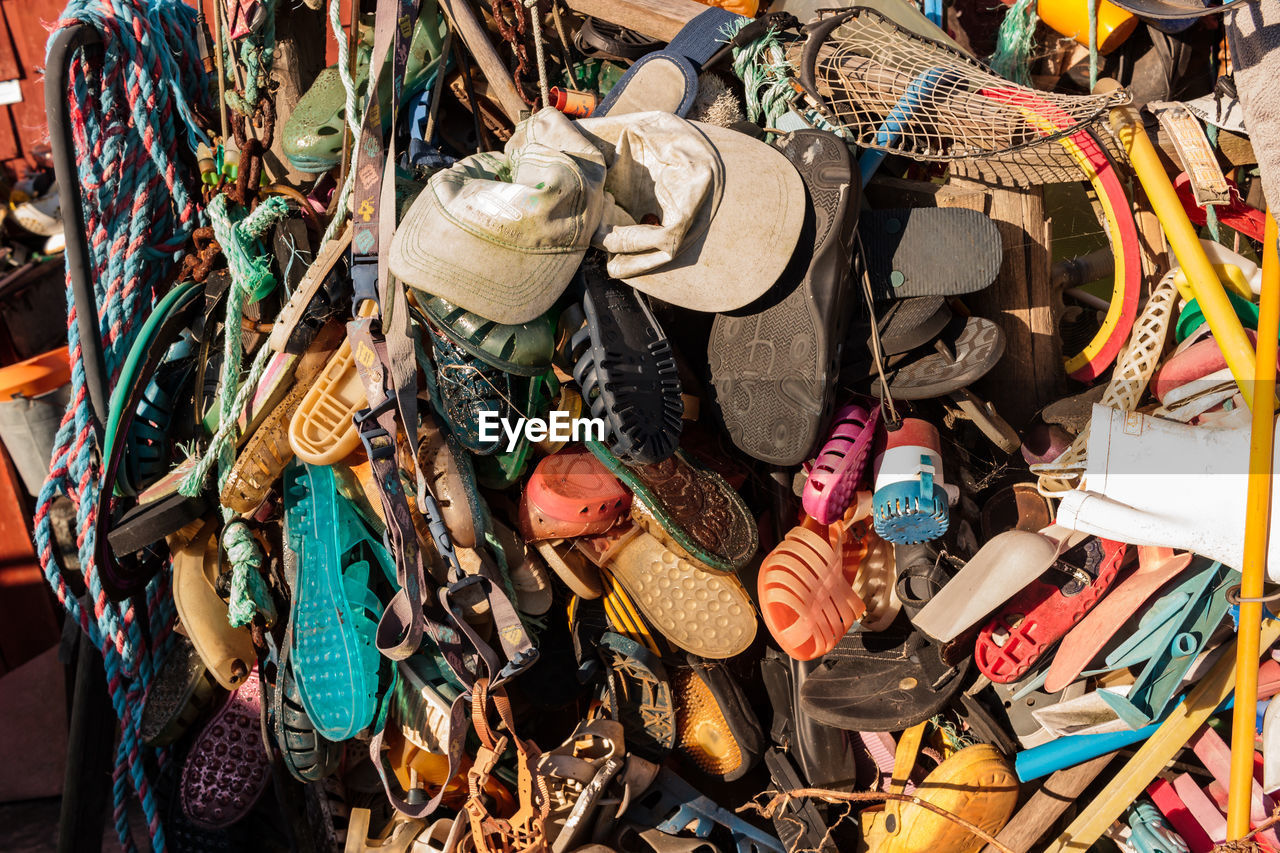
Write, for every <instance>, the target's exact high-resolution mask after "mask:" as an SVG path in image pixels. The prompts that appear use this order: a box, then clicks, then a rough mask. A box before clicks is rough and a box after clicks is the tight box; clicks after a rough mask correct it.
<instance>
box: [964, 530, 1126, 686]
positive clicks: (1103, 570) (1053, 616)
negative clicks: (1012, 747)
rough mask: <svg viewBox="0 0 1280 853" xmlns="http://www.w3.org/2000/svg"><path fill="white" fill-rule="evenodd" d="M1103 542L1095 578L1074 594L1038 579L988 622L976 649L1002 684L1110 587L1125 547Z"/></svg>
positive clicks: (980, 660)
mask: <svg viewBox="0 0 1280 853" xmlns="http://www.w3.org/2000/svg"><path fill="white" fill-rule="evenodd" d="M1098 542H1100V543H1101V544H1102V562H1101V563H1100V564H1099V566H1098V576H1097V578H1095V579H1094V581H1093V583H1091V584H1089V585H1088V586H1086V587H1085V588H1084V589H1082V590H1080V591H1079V592H1077V593H1075V594H1073V595H1064V594H1063V592H1062V590H1061V589H1059V588H1058V587H1057V586H1056V585H1054V584H1051V583H1047V582H1045V581H1044V580H1036V581H1033V582H1032V583H1031V584H1030V585H1029V586H1027V587H1026V588H1025V589H1023V590H1022V591H1021V592H1019V593H1018V594H1017V595H1015V596H1014V597H1013V598H1012V599H1010V601H1009V602H1008V603H1007V604H1006V605H1005V606H1004V607H1003V608H1001V610H1000V612H999V613H997V614H996V616H995V617H994V618H993V619H992V620H991V621H989V622H988V623H987V624H986V625H985V626H984V627H983V629H982V631H981V632H980V633H979V634H978V642H977V647H976V648H975V649H974V659H975V660H976V661H977V663H978V669H980V670H981V671H982V674H983V675H985V676H986V677H987V678H990V679H991V680H992V681H994V682H996V683H997V684H1008V683H1009V682H1011V681H1017V680H1018V679H1019V678H1021V677H1022V676H1023V675H1025V674H1026V673H1027V670H1029V669H1030V668H1031V665H1032V664H1034V663H1035V662H1036V661H1037V660H1039V659H1040V656H1041V655H1042V654H1044V653H1045V651H1046V650H1047V649H1048V648H1049V647H1050V646H1052V645H1053V644H1054V643H1056V642H1057V641H1058V640H1060V639H1062V637H1063V636H1065V635H1066V633H1067V632H1068V631H1069V630H1071V627H1072V626H1073V625H1075V624H1076V623H1077V622H1079V621H1080V620H1081V619H1083V618H1084V615H1085V614H1086V613H1088V612H1089V610H1090V609H1091V608H1092V607H1093V606H1094V605H1095V604H1097V603H1098V601H1099V599H1101V598H1102V596H1103V594H1104V593H1105V592H1106V591H1107V590H1108V589H1110V588H1111V584H1112V583H1113V582H1114V581H1115V579H1116V573H1117V572H1119V571H1120V563H1121V562H1123V560H1124V555H1125V550H1126V546H1125V544H1124V543H1122V542H1112V541H1111V540H1110V539H1099V540H1098ZM998 638H1002V639H998Z"/></svg>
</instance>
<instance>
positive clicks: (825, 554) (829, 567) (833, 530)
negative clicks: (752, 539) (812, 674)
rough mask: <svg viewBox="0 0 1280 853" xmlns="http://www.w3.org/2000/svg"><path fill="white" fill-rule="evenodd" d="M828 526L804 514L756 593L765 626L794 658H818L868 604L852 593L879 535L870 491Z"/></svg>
mask: <svg viewBox="0 0 1280 853" xmlns="http://www.w3.org/2000/svg"><path fill="white" fill-rule="evenodd" d="M863 495H864V496H865V497H866V498H867V499H866V500H862V501H859V504H858V506H856V507H853V508H851V509H850V510H849V512H848V514H847V515H846V518H845V519H842V520H840V521H837V522H836V523H835V524H832V525H830V526H827V525H824V524H820V523H818V521H817V520H816V519H813V518H809V517H806V518H805V519H804V521H803V522H801V523H800V524H799V525H798V526H796V527H793V528H792V529H791V532H789V533H788V534H787V535H786V538H784V539H783V540H782V542H781V543H780V544H779V545H778V546H777V547H776V548H774V549H773V551H771V552H770V553H769V556H767V557H765V559H764V562H763V563H762V564H761V566H760V576H759V581H758V592H759V595H760V612H761V615H762V617H763V618H764V624H765V626H766V627H767V628H768V629H769V633H770V634H772V635H773V638H774V640H776V641H777V643H778V646H779V647H780V648H781V649H782V650H783V651H784V652H786V653H787V654H788V655H790V656H791V657H793V658H795V659H796V660H814V659H815V658H820V657H822V656H823V655H825V654H826V653H827V652H829V651H831V650H832V649H833V648H835V646H836V643H838V642H839V641H840V638H841V637H843V636H844V634H845V632H846V631H848V630H849V626H851V625H852V624H853V623H854V622H856V621H857V620H858V619H861V618H862V616H863V614H864V613H865V612H866V610H867V607H866V605H865V604H864V603H863V601H862V599H861V598H860V597H859V596H858V594H857V593H856V592H854V591H853V583H854V579H855V578H856V577H857V575H858V569H859V567H860V566H861V565H862V562H863V561H864V560H865V559H866V557H867V555H868V554H869V553H870V550H871V546H872V541H873V540H874V539H876V535H875V533H873V532H872V530H871V525H870V523H868V521H867V519H868V518H869V516H870V514H871V513H870V500H869V499H870V497H871V495H870V493H868V492H864V493H863Z"/></svg>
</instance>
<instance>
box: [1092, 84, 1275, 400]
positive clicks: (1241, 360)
mask: <svg viewBox="0 0 1280 853" xmlns="http://www.w3.org/2000/svg"><path fill="white" fill-rule="evenodd" d="M1119 85H1120V84H1118V83H1116V82H1115V81H1114V80H1099V81H1098V85H1097V86H1096V87H1095V88H1094V91H1095V92H1109V91H1113V90H1114V89H1117V88H1119ZM1110 119H1111V129H1112V130H1114V131H1115V133H1116V136H1118V137H1120V141H1121V142H1122V143H1123V144H1124V147H1125V149H1126V151H1127V152H1128V154H1129V164H1130V165H1131V166H1132V167H1133V171H1134V173H1135V174H1136V175H1137V176H1138V180H1139V181H1140V182H1141V183H1142V188H1143V190H1145V191H1146V193H1147V200H1148V201H1150V202H1151V209H1152V210H1154V211H1155V214H1156V218H1157V219H1159V220H1160V227H1161V228H1162V229H1163V230H1164V233H1165V236H1166V237H1167V238H1168V239H1169V246H1170V248H1172V249H1173V254H1174V255H1175V256H1176V257H1177V259H1178V265H1179V266H1181V267H1182V268H1183V269H1184V270H1185V271H1186V274H1187V280H1188V281H1189V282H1190V284H1191V290H1192V292H1194V293H1195V297H1196V301H1197V302H1198V303H1199V304H1200V310H1201V311H1203V312H1204V317H1205V321H1206V322H1208V324H1209V328H1210V329H1211V330H1212V331H1213V337H1214V340H1216V341H1217V342H1218V348H1219V349H1221V350H1222V354H1223V356H1224V357H1225V358H1226V360H1227V367H1229V368H1230V369H1231V375H1232V376H1233V377H1234V378H1235V380H1236V384H1237V385H1238V386H1239V387H1240V393H1241V394H1242V395H1243V396H1244V401H1245V404H1246V405H1248V406H1249V408H1250V409H1252V408H1253V380H1254V371H1253V368H1254V353H1253V346H1252V345H1251V344H1250V343H1249V338H1248V337H1247V336H1246V335H1245V333H1244V327H1243V326H1242V325H1240V319H1239V318H1238V317H1236V312H1235V310H1234V309H1233V308H1232V307H1231V300H1229V299H1228V298H1227V291H1226V289H1225V288H1223V286H1222V281H1221V280H1220V279H1219V278H1218V274H1217V273H1216V272H1215V271H1214V269H1213V264H1211V263H1210V262H1209V258H1208V256H1207V255H1205V253H1204V247H1203V246H1201V245H1200V240H1199V238H1198V237H1197V236H1196V229H1195V227H1194V226H1193V225H1192V224H1191V220H1190V219H1188V218H1187V212H1186V210H1184V209H1183V207H1182V202H1181V201H1179V200H1178V194H1177V192H1175V191H1174V189H1173V182H1172V181H1170V180H1169V175H1168V173H1167V172H1165V170H1164V166H1163V165H1162V164H1161V162H1160V157H1159V155H1158V154H1156V149H1155V146H1154V145H1152V144H1151V139H1150V137H1148V136H1147V131H1146V129H1145V128H1144V127H1143V126H1142V118H1141V117H1140V116H1139V115H1138V110H1137V108H1136V107H1134V106H1133V105H1132V104H1126V105H1124V106H1121V107H1114V108H1112V110H1111V115H1110Z"/></svg>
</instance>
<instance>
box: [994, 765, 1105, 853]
mask: <svg viewBox="0 0 1280 853" xmlns="http://www.w3.org/2000/svg"><path fill="white" fill-rule="evenodd" d="M1115 756H1116V754H1115V753H1114V752H1111V753H1108V754H1106V755H1100V756H1098V757H1097V758H1095V759H1093V760H1091V761H1086V762H1085V763H1084V764H1077V765H1076V766H1075V767H1068V768H1066V769H1065V770H1059V771H1058V772H1056V773H1054V774H1053V775H1052V776H1050V777H1049V778H1048V779H1046V780H1045V781H1044V784H1043V785H1042V786H1041V787H1040V790H1038V791H1036V792H1035V793H1034V794H1032V796H1031V799H1029V800H1027V802H1026V803H1025V804H1024V805H1023V806H1022V808H1020V809H1018V812H1017V814H1015V815H1014V816H1013V817H1012V818H1011V819H1010V820H1009V822H1008V823H1006V824H1005V825H1004V829H1002V830H1000V832H999V833H998V834H997V835H996V841H999V842H1000V843H1001V844H1003V845H1004V846H1005V847H1008V848H1009V849H1011V850H1013V851H1014V853H1027V851H1028V850H1030V849H1031V848H1032V847H1033V846H1035V843H1036V842H1037V841H1039V840H1040V839H1041V838H1042V837H1044V834H1045V833H1046V832H1047V831H1048V830H1049V827H1051V826H1053V824H1054V822H1055V821H1056V820H1057V819H1058V818H1059V817H1060V816H1061V815H1062V813H1063V812H1064V811H1066V810H1067V806H1070V805H1071V804H1072V803H1074V802H1075V800H1076V797H1078V796H1080V793H1081V792H1082V791H1083V790H1084V789H1085V788H1087V787H1089V783H1090V782H1092V781H1093V780H1094V779H1096V778H1098V775H1099V774H1100V773H1102V771H1103V770H1104V769H1106V767H1107V765H1108V764H1110V763H1111V760H1112V759H1113V758H1115ZM982 853H997V851H996V848H995V847H993V846H991V845H990V844H988V845H987V846H986V847H984V848H983V849H982Z"/></svg>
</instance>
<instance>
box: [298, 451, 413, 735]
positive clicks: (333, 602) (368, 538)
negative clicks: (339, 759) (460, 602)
mask: <svg viewBox="0 0 1280 853" xmlns="http://www.w3.org/2000/svg"><path fill="white" fill-rule="evenodd" d="M284 506H285V535H286V536H287V537H288V542H289V547H290V548H292V549H293V550H294V551H296V552H297V554H298V580H297V584H296V586H295V588H294V590H293V617H292V621H293V666H294V675H295V677H296V679H297V682H298V692H299V694H300V695H301V698H302V705H303V707H304V708H305V709H306V711H307V715H308V716H309V717H310V718H311V722H312V723H313V724H314V725H315V727H316V730H317V731H318V732H319V733H320V734H321V735H322V736H323V737H324V738H326V739H328V740H331V741H342V740H346V739H347V738H350V737H354V736H355V735H356V734H357V733H359V732H361V731H362V730H364V729H366V728H368V727H369V725H370V724H371V723H372V722H373V719H374V715H375V713H376V712H377V705H378V678H379V670H380V668H381V666H382V664H383V663H384V659H383V658H382V656H381V655H379V654H378V649H377V646H376V645H375V643H374V640H375V634H376V633H377V629H378V619H379V617H380V616H381V615H382V608H383V603H382V601H381V600H379V598H378V596H377V595H376V594H375V593H374V591H373V588H372V586H371V582H376V579H375V578H373V577H371V573H372V572H373V570H374V565H375V564H376V566H377V567H378V568H379V569H380V570H381V571H382V573H383V574H384V575H385V576H386V577H387V579H388V580H389V581H390V582H391V583H392V584H393V585H394V582H395V564H394V562H392V560H391V557H390V555H388V554H387V551H386V549H384V548H383V547H382V543H381V542H379V541H378V540H377V539H375V538H374V537H373V536H372V535H371V534H370V533H369V530H368V528H366V527H365V526H364V524H363V522H361V521H360V517H359V516H358V515H357V514H356V510H355V507H354V506H352V505H351V503H350V502H349V501H348V500H347V499H346V498H344V497H342V496H341V495H339V494H338V490H337V484H336V482H335V480H334V476H333V469H332V468H329V467H328V466H324V465H304V464H300V463H296V462H295V463H293V464H291V465H290V466H289V467H288V468H286V469H285V472H284Z"/></svg>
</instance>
